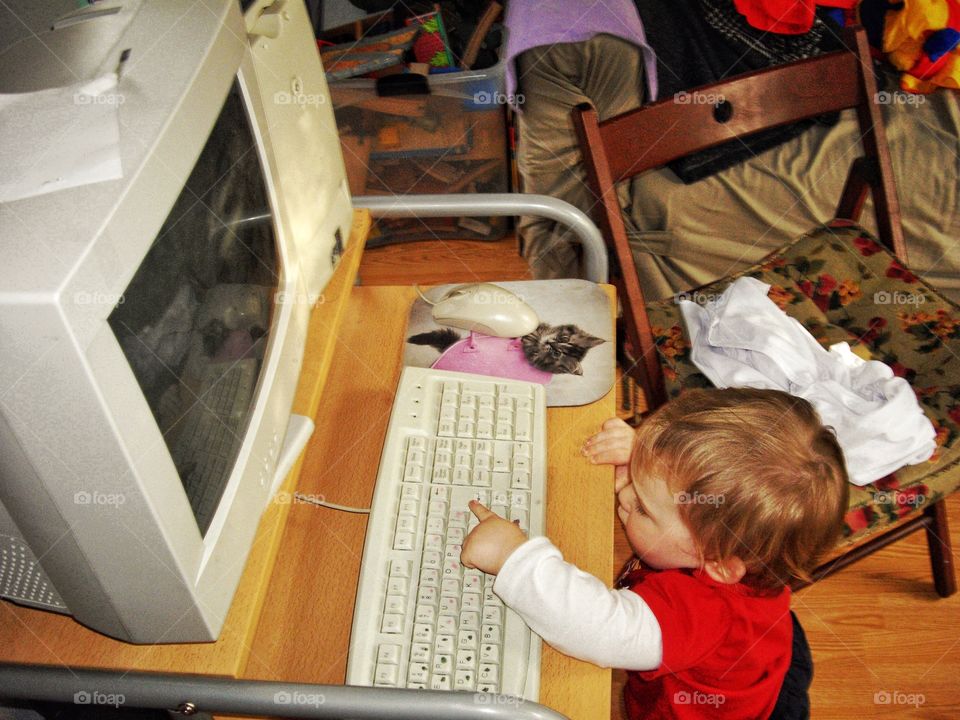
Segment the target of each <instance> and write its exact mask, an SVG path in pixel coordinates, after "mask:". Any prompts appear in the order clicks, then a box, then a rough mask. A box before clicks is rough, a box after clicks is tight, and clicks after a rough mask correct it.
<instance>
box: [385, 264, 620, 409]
mask: <svg viewBox="0 0 960 720" xmlns="http://www.w3.org/2000/svg"><path fill="white" fill-rule="evenodd" d="M463 284H464V283H453V284H450V285H437V286H435V287H431V288H427V289H424V290H423V293H424V295H426V296H427V297H428V298H430V299H431V300H434V301H436V300H439V299H440V298H441V297H443V296H444V295H445V294H446V293H447V292H448V291H449V290H451V289H452V288H454V287H457V286H458V285H463ZM493 284H494V285H499V286H500V287H502V288H504V289H506V290H509V291H510V292H512V293H513V294H514V295H516V296H517V297H519V298H520V299H521V300H523V301H524V302H526V303H527V304H528V305H529V306H530V307H532V308H533V310H534V312H536V314H537V317H538V318H539V320H540V325H539V326H538V328H537V329H536V330H535V331H534V332H532V333H530V334H529V335H525V336H524V337H522V338H516V339H509V338H499V337H490V336H487V335H481V334H479V333H474V335H473V338H472V341H471V338H470V333H469V332H468V331H466V330H462V329H459V328H451V327H447V326H444V325H438V324H437V323H436V322H434V320H433V314H432V307H431V306H430V305H429V304H427V303H426V302H424V301H423V299H421V298H417V299H416V300H415V301H414V303H413V307H412V308H411V310H410V317H409V320H408V323H407V331H406V333H405V334H404V340H405V343H404V354H403V364H404V365H412V366H415V367H435V368H438V369H441V370H456V371H459V372H470V373H474V374H477V375H489V376H493V377H505V378H512V379H518V380H526V381H529V382H538V383H540V384H542V385H544V386H545V387H546V391H547V405H549V406H551V407H557V406H563V405H586V404H587V403H591V402H593V401H594V400H597V399H599V398H601V397H603V396H604V395H606V394H607V392H608V391H609V390H610V388H611V387H613V382H614V377H615V374H616V373H615V369H616V359H615V353H614V351H615V334H614V333H615V331H614V327H613V319H612V314H611V312H610V303H609V301H608V299H607V296H606V294H605V293H604V292H603V290H601V289H600V287H599V286H597V285H596V284H594V283H592V282H589V281H587V280H526V281H517V282H496V283H493Z"/></svg>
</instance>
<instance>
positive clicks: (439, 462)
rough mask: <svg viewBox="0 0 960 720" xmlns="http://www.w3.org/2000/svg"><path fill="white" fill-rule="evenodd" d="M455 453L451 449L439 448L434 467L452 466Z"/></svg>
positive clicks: (434, 459)
mask: <svg viewBox="0 0 960 720" xmlns="http://www.w3.org/2000/svg"><path fill="white" fill-rule="evenodd" d="M452 466H453V453H452V452H451V451H449V450H438V451H437V454H436V455H434V457H433V467H434V468H438V467H452Z"/></svg>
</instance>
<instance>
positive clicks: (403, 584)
mask: <svg viewBox="0 0 960 720" xmlns="http://www.w3.org/2000/svg"><path fill="white" fill-rule="evenodd" d="M408 587H409V581H408V580H407V579H406V578H401V577H391V578H390V579H389V580H388V581H387V593H389V594H390V595H406V594H407V588H408Z"/></svg>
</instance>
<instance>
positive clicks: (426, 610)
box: [413, 604, 499, 626]
mask: <svg viewBox="0 0 960 720" xmlns="http://www.w3.org/2000/svg"><path fill="white" fill-rule="evenodd" d="M436 617H437V609H436V608H435V607H433V606H431V605H419V604H418V605H417V610H416V614H415V615H414V616H413V619H414V622H416V623H423V624H424V625H431V626H432V625H433V621H434V620H436ZM483 617H484V621H486V618H487V615H486V610H484V616H483ZM498 624H499V623H498Z"/></svg>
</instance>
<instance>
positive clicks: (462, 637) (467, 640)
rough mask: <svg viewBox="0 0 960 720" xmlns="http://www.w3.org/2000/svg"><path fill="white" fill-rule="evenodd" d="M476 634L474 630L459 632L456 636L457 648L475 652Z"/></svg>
mask: <svg viewBox="0 0 960 720" xmlns="http://www.w3.org/2000/svg"><path fill="white" fill-rule="evenodd" d="M477 645H478V634H477V631H476V630H461V631H460V632H459V633H458V634H457V647H459V648H462V649H464V650H476V649H477Z"/></svg>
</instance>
